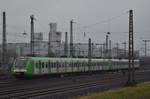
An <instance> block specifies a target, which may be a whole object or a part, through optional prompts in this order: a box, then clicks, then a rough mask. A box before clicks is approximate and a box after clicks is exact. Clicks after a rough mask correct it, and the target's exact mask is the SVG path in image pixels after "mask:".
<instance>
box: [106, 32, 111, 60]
mask: <svg viewBox="0 0 150 99" xmlns="http://www.w3.org/2000/svg"><path fill="white" fill-rule="evenodd" d="M109 35H110V32H107V34H106V52H105V58H108V56H109V55H108V52H109V51H108V42H109Z"/></svg>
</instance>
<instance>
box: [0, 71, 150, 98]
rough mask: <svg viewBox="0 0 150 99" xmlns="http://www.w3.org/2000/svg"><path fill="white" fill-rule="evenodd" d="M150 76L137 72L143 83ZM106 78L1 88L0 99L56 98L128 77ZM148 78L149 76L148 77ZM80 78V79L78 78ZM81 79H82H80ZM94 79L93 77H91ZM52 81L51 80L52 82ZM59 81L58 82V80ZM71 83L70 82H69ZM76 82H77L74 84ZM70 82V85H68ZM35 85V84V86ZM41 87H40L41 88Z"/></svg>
mask: <svg viewBox="0 0 150 99" xmlns="http://www.w3.org/2000/svg"><path fill="white" fill-rule="evenodd" d="M145 73H147V74H149V70H145V71H137V72H136V77H137V78H138V79H141V81H143V80H144V79H143V74H145ZM103 76H104V75H103ZM105 76H106V77H104V78H101V79H100V78H97V77H101V76H95V77H96V78H94V76H93V79H88V77H87V78H86V79H84V80H83V79H81V80H77V81H76V79H75V80H66V81H62V82H61V83H60V82H59V83H56V82H55V83H54V82H53V83H50V84H48V83H47V84H46V85H45V86H43V84H44V83H42V84H41V85H38V86H28V87H27V86H24V87H23V86H22V87H18V88H17V87H16V86H14V87H8V88H7V90H6V89H5V90H1V88H0V99H10V98H13V99H20V98H39V97H42V96H46V95H48V96H54V95H58V94H63V93H69V92H75V91H80V90H86V89H89V88H93V87H101V86H103V85H106V84H108V85H109V84H110V82H112V83H113V82H116V81H117V82H119V81H120V82H122V81H126V79H127V77H123V76H122V75H119V76H118V73H116V74H110V75H108V74H107V75H105ZM147 77H148V76H147ZM77 78H78V77H77ZM79 78H80V77H79ZM91 78H92V77H91ZM50 81H51V80H50ZM56 81H57V80H56ZM69 81H70V82H69ZM74 81H75V82H74ZM66 82H68V83H66ZM124 83H125V82H124ZM33 85H34V84H33ZM39 86H40V87H39Z"/></svg>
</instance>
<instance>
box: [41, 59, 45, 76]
mask: <svg viewBox="0 0 150 99" xmlns="http://www.w3.org/2000/svg"><path fill="white" fill-rule="evenodd" d="M44 65H45V64H44V62H42V66H41V74H44Z"/></svg>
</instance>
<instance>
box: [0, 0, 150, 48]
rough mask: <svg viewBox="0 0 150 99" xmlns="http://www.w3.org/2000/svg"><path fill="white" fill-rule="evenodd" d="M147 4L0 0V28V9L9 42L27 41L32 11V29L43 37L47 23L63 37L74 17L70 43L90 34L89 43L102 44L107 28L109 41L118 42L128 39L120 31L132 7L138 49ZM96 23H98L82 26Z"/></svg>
mask: <svg viewBox="0 0 150 99" xmlns="http://www.w3.org/2000/svg"><path fill="white" fill-rule="evenodd" d="M149 4H150V0H0V13H1V16H0V17H1V18H0V19H1V20H0V31H2V12H3V11H6V14H7V33H8V36H9V37H8V38H9V42H11V41H12V42H24V41H28V40H29V36H30V15H31V14H34V15H35V18H36V21H35V32H44V35H45V40H47V37H48V36H47V35H48V32H49V26H48V24H49V23H50V22H56V23H57V24H58V31H61V32H62V35H63V39H62V40H64V34H65V32H66V31H67V32H69V22H70V20H71V19H74V21H75V22H76V23H75V24H74V42H87V41H88V38H89V37H91V39H92V41H93V42H96V43H103V42H104V41H105V35H106V32H108V31H110V32H111V39H112V42H113V43H116V42H119V43H122V42H124V41H128V33H124V32H128V14H127V13H126V12H127V11H128V10H129V9H133V11H134V32H136V34H135V41H136V43H135V45H136V48H138V49H142V47H143V45H142V44H143V42H142V39H150V13H149V9H150V6H149ZM124 13H126V14H124ZM119 15H121V16H120V17H117V18H116V19H114V20H112V21H107V22H105V23H101V22H102V21H105V20H108V19H110V18H113V17H116V16H119ZM97 22H100V23H101V24H97V25H94V26H91V27H88V28H83V26H88V25H91V24H95V23H97ZM24 31H26V32H28V33H29V35H28V36H27V37H28V38H27V37H23V36H21V34H19V33H22V32H24ZM84 32H85V33H86V37H84V35H83V33H84ZM0 33H1V32H0ZM16 35H18V36H16ZM19 35H20V36H21V37H20V36H19ZM0 36H1V35H0ZM0 39H1V37H0ZM0 42H1V41H0ZM120 46H123V45H120ZM149 49H150V46H149Z"/></svg>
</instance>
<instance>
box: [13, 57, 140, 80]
mask: <svg viewBox="0 0 150 99" xmlns="http://www.w3.org/2000/svg"><path fill="white" fill-rule="evenodd" d="M134 67H135V68H139V60H134ZM127 69H128V59H91V62H90V64H89V61H88V59H87V58H48V57H18V58H17V59H16V60H15V61H14V64H13V66H12V68H11V71H12V73H13V75H15V76H21V77H24V76H26V77H33V76H36V75H46V74H49V75H51V74H70V73H87V72H102V71H103V72H105V71H119V70H120V71H125V70H127Z"/></svg>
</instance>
